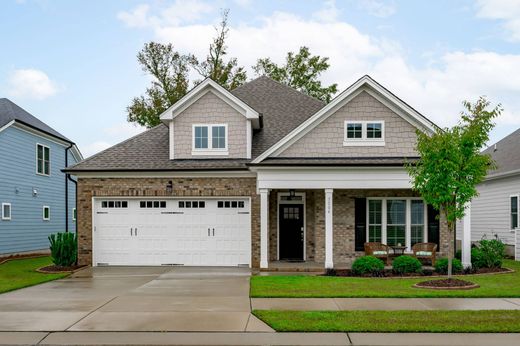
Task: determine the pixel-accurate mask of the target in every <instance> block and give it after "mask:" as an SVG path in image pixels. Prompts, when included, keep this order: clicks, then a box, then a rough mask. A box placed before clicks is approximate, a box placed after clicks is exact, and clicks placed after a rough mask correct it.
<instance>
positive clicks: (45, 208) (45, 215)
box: [42, 205, 51, 221]
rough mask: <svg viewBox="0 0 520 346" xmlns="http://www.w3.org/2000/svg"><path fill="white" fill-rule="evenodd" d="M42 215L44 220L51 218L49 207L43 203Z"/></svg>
mask: <svg viewBox="0 0 520 346" xmlns="http://www.w3.org/2000/svg"><path fill="white" fill-rule="evenodd" d="M42 216H43V220H44V221H49V220H50V219H51V207H49V206H47V205H44V206H43V215H42Z"/></svg>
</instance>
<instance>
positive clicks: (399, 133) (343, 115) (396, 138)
mask: <svg viewBox="0 0 520 346" xmlns="http://www.w3.org/2000/svg"><path fill="white" fill-rule="evenodd" d="M346 120H351V121H356V120H359V121H364V120H374V121H375V120H383V121H384V122H385V146H343V139H344V122H345V121H346ZM415 131H416V129H415V127H413V126H412V125H411V124H410V123H408V122H407V121H406V120H404V119H403V118H401V117H400V116H399V115H397V114H395V113H394V112H392V111H391V110H390V109H389V108H388V107H386V106H385V105H383V104H382V103H381V102H379V101H378V100H376V99H375V98H374V97H373V96H371V95H369V94H368V93H367V92H361V93H360V94H359V95H358V96H356V97H355V98H354V99H353V100H351V101H350V102H349V103H347V104H346V105H344V106H343V107H341V108H340V109H338V110H337V111H336V112H335V113H334V114H332V115H331V116H329V117H328V118H327V119H325V120H324V121H323V122H322V123H321V124H319V125H318V126H317V127H316V128H314V129H313V130H311V131H310V132H309V133H307V134H306V135H304V136H303V137H302V138H301V139H299V140H298V141H297V142H295V143H294V144H293V145H291V146H290V147H289V148H287V149H286V150H285V151H283V152H282V153H280V154H279V155H278V157H385V156H386V157H389V156H399V157H408V156H417V152H416V150H415V144H416V142H417V136H416V134H415Z"/></svg>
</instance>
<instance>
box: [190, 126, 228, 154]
mask: <svg viewBox="0 0 520 346" xmlns="http://www.w3.org/2000/svg"><path fill="white" fill-rule="evenodd" d="M215 126H224V131H225V136H226V138H224V139H225V140H224V145H225V147H224V148H212V146H213V130H212V129H213V127H215ZM196 127H207V128H208V147H207V148H195V128H196ZM228 138H229V136H228V124H193V125H192V130H191V154H192V155H229V150H228Z"/></svg>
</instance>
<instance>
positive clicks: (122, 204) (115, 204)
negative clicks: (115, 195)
mask: <svg viewBox="0 0 520 346" xmlns="http://www.w3.org/2000/svg"><path fill="white" fill-rule="evenodd" d="M101 208H128V201H101Z"/></svg>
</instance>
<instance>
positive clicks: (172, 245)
mask: <svg viewBox="0 0 520 346" xmlns="http://www.w3.org/2000/svg"><path fill="white" fill-rule="evenodd" d="M93 232H94V234H93V238H94V243H93V252H94V254H93V256H94V265H101V264H103V265H190V266H237V265H250V264H251V215H250V209H249V200H248V199H245V198H233V199H191V198H187V199H119V198H103V199H95V201H94V229H93Z"/></svg>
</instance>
